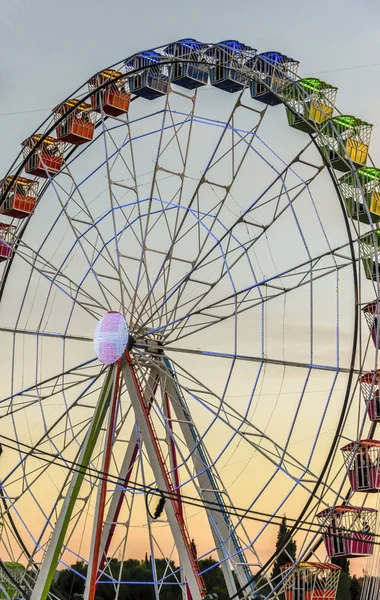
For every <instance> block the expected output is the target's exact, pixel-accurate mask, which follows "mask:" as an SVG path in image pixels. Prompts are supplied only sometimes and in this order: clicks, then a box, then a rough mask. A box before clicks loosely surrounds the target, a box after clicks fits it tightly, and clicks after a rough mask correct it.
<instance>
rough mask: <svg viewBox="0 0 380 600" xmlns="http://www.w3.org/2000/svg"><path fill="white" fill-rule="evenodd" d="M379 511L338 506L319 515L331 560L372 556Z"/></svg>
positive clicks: (359, 507)
mask: <svg viewBox="0 0 380 600" xmlns="http://www.w3.org/2000/svg"><path fill="white" fill-rule="evenodd" d="M376 515H377V510H375V509H373V508H364V507H362V506H350V505H349V504H345V505H344V506H335V508H326V509H325V510H322V511H321V512H320V513H318V514H317V518H318V519H319V521H320V523H323V525H324V533H323V538H324V542H325V546H326V551H327V554H328V555H329V556H330V557H339V556H340V557H347V558H355V557H357V556H370V555H371V554H373V545H374V540H375V535H374V531H375V523H376Z"/></svg>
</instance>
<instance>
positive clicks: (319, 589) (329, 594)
mask: <svg viewBox="0 0 380 600" xmlns="http://www.w3.org/2000/svg"><path fill="white" fill-rule="evenodd" d="M340 573H341V568H340V567H338V566H337V565H332V564H330V563H317V562H302V563H299V564H298V565H296V566H295V565H294V564H293V563H288V564H286V565H283V566H282V567H281V575H282V577H283V578H284V579H285V585H284V587H285V598H286V600H335V596H336V592H337V589H338V583H339V576H340Z"/></svg>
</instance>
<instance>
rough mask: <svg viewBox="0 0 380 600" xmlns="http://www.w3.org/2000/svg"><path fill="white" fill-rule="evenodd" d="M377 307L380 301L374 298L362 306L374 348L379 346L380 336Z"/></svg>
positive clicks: (378, 307)
mask: <svg viewBox="0 0 380 600" xmlns="http://www.w3.org/2000/svg"><path fill="white" fill-rule="evenodd" d="M379 309H380V301H379V300H374V301H373V302H370V303H369V304H366V305H365V306H363V308H362V312H363V314H364V317H365V320H366V322H367V325H368V327H369V330H370V332H371V336H372V340H373V343H374V345H375V348H380V337H379Z"/></svg>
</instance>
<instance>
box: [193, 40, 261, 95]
mask: <svg viewBox="0 0 380 600" xmlns="http://www.w3.org/2000/svg"><path fill="white" fill-rule="evenodd" d="M205 56H207V59H208V61H209V62H210V83H211V85H213V86H214V87H217V88H219V89H221V90H223V91H224V92H230V93H232V94H233V93H234V92H238V91H241V90H242V89H244V88H245V87H246V86H247V85H248V79H247V75H246V74H245V73H246V72H247V68H246V67H245V64H246V63H247V61H249V60H253V59H254V57H255V56H256V50H254V49H253V48H250V47H249V46H246V45H245V44H242V43H241V42H238V41H236V40H225V41H223V42H219V44H215V45H214V46H212V47H211V48H208V50H206V52H205Z"/></svg>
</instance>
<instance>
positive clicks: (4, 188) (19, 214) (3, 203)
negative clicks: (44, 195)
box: [0, 176, 38, 219]
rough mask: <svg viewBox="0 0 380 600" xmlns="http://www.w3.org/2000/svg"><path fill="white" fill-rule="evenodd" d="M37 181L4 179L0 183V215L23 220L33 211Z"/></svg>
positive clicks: (11, 177) (21, 178)
mask: <svg viewBox="0 0 380 600" xmlns="http://www.w3.org/2000/svg"><path fill="white" fill-rule="evenodd" d="M37 192H38V181H36V180H34V179H26V178H25V177H13V176H10V177H6V178H5V179H3V180H2V181H0V213H2V214H3V215H7V217H12V218H14V219H25V217H28V216H29V215H30V214H31V213H32V212H33V210H34V207H35V205H36V198H37Z"/></svg>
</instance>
